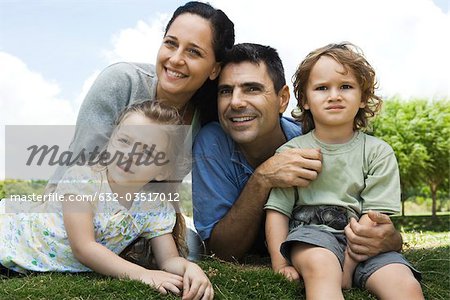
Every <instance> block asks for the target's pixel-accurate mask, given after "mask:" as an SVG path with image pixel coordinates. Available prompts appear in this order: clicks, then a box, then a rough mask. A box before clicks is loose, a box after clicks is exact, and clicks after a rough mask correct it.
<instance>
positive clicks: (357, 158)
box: [265, 43, 423, 299]
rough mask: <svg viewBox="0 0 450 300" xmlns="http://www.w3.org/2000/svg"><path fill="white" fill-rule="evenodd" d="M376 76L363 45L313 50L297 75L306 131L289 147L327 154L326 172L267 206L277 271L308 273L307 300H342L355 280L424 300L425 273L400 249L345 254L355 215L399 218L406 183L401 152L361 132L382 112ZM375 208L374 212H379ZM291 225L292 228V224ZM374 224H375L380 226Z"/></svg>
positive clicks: (384, 293)
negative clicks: (364, 256)
mask: <svg viewBox="0 0 450 300" xmlns="http://www.w3.org/2000/svg"><path fill="white" fill-rule="evenodd" d="M375 85H376V82H375V71H374V70H373V68H372V67H371V66H370V64H369V63H368V62H367V61H366V59H365V58H364V56H363V55H362V53H361V51H360V50H359V48H357V47H356V46H354V45H352V44H350V43H341V44H330V45H327V46H325V47H322V48H319V49H317V50H315V51H313V52H311V53H310V54H309V55H308V56H307V57H306V58H305V60H303V62H302V63H301V64H300V66H299V67H298V69H297V71H296V74H295V75H294V93H295V95H296V98H297V100H298V108H299V110H300V112H298V111H294V112H293V116H294V117H295V118H296V119H297V120H298V121H300V122H301V124H302V129H303V134H304V135H302V136H299V137H296V138H294V139H292V140H291V141H289V142H288V143H286V144H285V145H283V146H282V147H280V149H278V152H282V151H283V150H286V149H288V148H319V149H320V150H321V152H322V155H323V161H322V166H323V167H322V172H321V173H320V174H319V176H318V178H317V179H316V180H315V181H313V182H312V183H311V184H310V185H309V186H308V187H307V188H296V187H294V188H284V189H273V190H272V192H271V194H270V196H269V200H268V202H267V204H266V206H265V209H266V210H267V219H266V235H267V242H268V247H269V252H270V256H271V260H272V268H273V269H274V271H276V272H279V273H282V274H283V275H284V276H286V277H287V278H297V277H298V275H299V274H300V275H301V276H302V277H303V279H304V282H305V289H306V297H307V298H308V299H343V294H342V288H350V287H351V286H352V282H353V283H354V284H355V285H356V286H358V287H361V288H367V289H368V290H369V291H370V292H372V293H373V294H375V295H376V296H377V297H378V298H381V299H423V295H422V290H421V287H420V284H419V282H418V281H417V280H416V278H415V277H417V278H419V279H420V273H419V272H417V271H416V270H415V269H414V268H413V267H412V266H411V265H410V264H409V263H408V262H407V261H406V259H405V258H404V257H403V256H402V255H401V254H399V253H397V252H387V253H382V254H379V255H377V256H374V257H371V258H369V259H368V260H366V261H364V262H362V263H359V264H358V263H357V262H356V261H354V260H352V259H351V258H350V256H349V255H348V253H347V252H346V251H345V249H346V238H345V234H344V228H345V226H346V225H347V223H348V221H349V219H350V218H356V219H357V220H358V219H359V222H360V223H364V224H368V223H370V222H371V220H370V218H369V217H368V216H367V213H375V212H382V213H387V214H392V213H397V212H398V211H399V207H400V178H399V172H398V166H397V161H396V159H395V154H394V151H393V150H392V148H391V147H390V146H389V145H388V144H387V143H385V142H383V141H381V140H379V139H377V138H374V137H372V136H369V135H367V134H365V133H363V132H361V131H359V130H360V129H362V128H364V127H366V126H367V124H368V118H370V117H373V116H374V115H375V114H376V113H377V112H378V111H379V110H380V106H381V102H382V101H381V98H380V97H378V96H377V95H375V93H374V92H375ZM370 211H372V212H370ZM289 219H290V221H289ZM374 226H375V224H374Z"/></svg>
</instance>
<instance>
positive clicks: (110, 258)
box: [63, 201, 182, 294]
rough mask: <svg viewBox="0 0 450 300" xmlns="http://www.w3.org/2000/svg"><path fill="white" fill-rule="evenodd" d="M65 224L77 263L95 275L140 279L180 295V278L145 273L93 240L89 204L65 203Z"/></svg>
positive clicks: (157, 272)
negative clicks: (95, 273) (96, 273)
mask: <svg viewBox="0 0 450 300" xmlns="http://www.w3.org/2000/svg"><path fill="white" fill-rule="evenodd" d="M63 206H64V214H63V216H64V225H65V227H66V231H67V236H68V239H69V243H70V247H71V248H72V252H73V254H74V256H75V258H76V259H77V260H79V261H80V262H81V263H82V264H84V265H85V266H87V267H88V268H90V269H92V270H93V271H95V272H98V273H101V274H104V275H108V276H113V277H117V278H130V279H134V280H139V281H142V282H144V283H147V284H149V285H151V286H153V287H155V288H156V289H157V290H158V291H159V292H161V293H163V294H166V293H167V292H168V291H171V292H173V293H177V294H178V293H180V290H181V288H182V278H181V277H180V276H178V275H175V274H170V273H167V272H163V271H154V270H147V269H145V268H143V267H141V266H138V265H136V264H133V263H131V262H129V261H127V260H125V259H123V258H121V257H119V256H118V255H117V254H115V253H114V252H112V251H111V250H109V249H108V248H106V247H104V246H103V245H101V244H99V243H97V242H96V241H95V233H94V226H93V217H94V214H93V212H92V210H91V205H90V204H89V203H87V202H86V203H84V202H77V203H74V202H69V201H65V202H64V204H63Z"/></svg>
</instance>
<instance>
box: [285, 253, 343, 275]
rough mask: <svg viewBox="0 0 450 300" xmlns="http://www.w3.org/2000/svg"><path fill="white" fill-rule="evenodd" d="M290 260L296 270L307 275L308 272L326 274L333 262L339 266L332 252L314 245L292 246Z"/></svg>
mask: <svg viewBox="0 0 450 300" xmlns="http://www.w3.org/2000/svg"><path fill="white" fill-rule="evenodd" d="M291 260H292V264H293V265H294V267H295V268H296V269H297V270H301V273H302V275H303V276H307V274H309V273H311V274H316V275H320V274H321V273H323V274H327V273H328V272H329V267H330V266H332V265H333V264H336V265H337V266H339V268H340V265H339V261H338V259H337V257H336V255H334V253H333V252H331V251H330V250H328V249H325V248H321V247H315V246H309V247H293V248H292V252H291ZM325 266H326V267H325Z"/></svg>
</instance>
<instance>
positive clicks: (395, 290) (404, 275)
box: [366, 264, 424, 300]
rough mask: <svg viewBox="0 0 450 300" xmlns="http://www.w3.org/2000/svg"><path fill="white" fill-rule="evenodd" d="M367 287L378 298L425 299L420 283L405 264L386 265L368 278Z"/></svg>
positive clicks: (385, 299) (384, 299)
mask: <svg viewBox="0 0 450 300" xmlns="http://www.w3.org/2000/svg"><path fill="white" fill-rule="evenodd" d="M366 289H367V290H368V291H369V292H371V293H373V294H374V295H375V296H376V297H377V298H378V299H383V300H387V299H393V300H394V299H408V300H416V299H424V297H423V293H422V288H421V286H420V283H419V282H418V281H417V280H416V278H415V277H414V275H413V273H412V272H411V270H410V269H409V268H408V267H407V266H405V265H403V264H390V265H386V266H384V267H382V268H380V269H379V270H377V271H375V272H374V273H373V274H372V275H371V276H370V277H369V279H367V283H366Z"/></svg>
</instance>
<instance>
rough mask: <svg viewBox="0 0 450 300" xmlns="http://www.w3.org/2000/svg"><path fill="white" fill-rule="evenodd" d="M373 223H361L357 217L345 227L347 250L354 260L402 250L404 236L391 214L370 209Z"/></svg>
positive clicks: (369, 215)
mask: <svg viewBox="0 0 450 300" xmlns="http://www.w3.org/2000/svg"><path fill="white" fill-rule="evenodd" d="M367 215H368V217H369V218H370V220H371V221H372V222H373V223H372V224H360V223H358V222H357V221H356V220H355V219H351V221H350V223H349V224H348V225H347V227H345V235H346V237H347V241H348V246H347V251H348V254H349V255H350V257H352V258H353V259H354V260H356V261H359V262H362V261H365V260H367V259H368V258H369V257H372V256H375V255H378V254H379V253H382V252H388V251H400V250H401V248H402V243H403V241H402V236H401V235H400V233H399V232H398V231H397V230H396V229H395V227H394V224H392V221H391V219H390V218H389V216H387V215H385V214H382V213H379V212H374V211H369V213H368V214H367Z"/></svg>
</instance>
